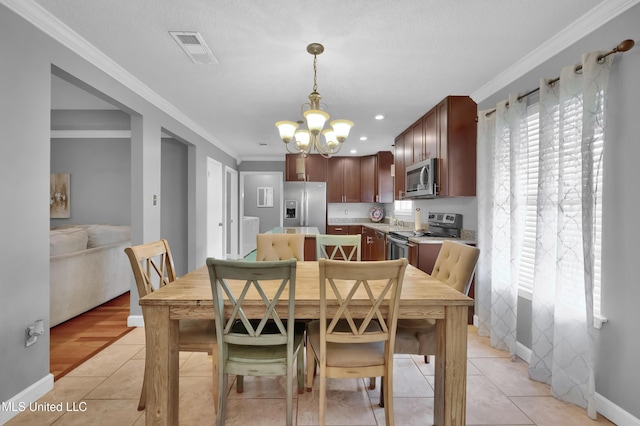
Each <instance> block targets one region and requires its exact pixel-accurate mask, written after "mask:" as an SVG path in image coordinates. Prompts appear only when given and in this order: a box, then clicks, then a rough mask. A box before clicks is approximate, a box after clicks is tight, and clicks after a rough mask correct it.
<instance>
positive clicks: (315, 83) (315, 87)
mask: <svg viewBox="0 0 640 426" xmlns="http://www.w3.org/2000/svg"><path fill="white" fill-rule="evenodd" d="M317 75H318V55H313V91H314V92H317V91H318V81H317Z"/></svg>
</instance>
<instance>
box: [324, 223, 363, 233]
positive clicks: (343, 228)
mask: <svg viewBox="0 0 640 426" xmlns="http://www.w3.org/2000/svg"><path fill="white" fill-rule="evenodd" d="M362 228H363V227H362V226H360V225H327V234H330V235H358V234H360V233H362Z"/></svg>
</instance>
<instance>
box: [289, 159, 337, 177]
mask: <svg viewBox="0 0 640 426" xmlns="http://www.w3.org/2000/svg"><path fill="white" fill-rule="evenodd" d="M285 159H286V170H287V176H286V179H287V181H307V182H326V181H327V159H326V158H325V157H323V156H322V155H320V154H309V155H307V157H306V158H305V157H304V156H303V155H302V154H287V155H286V157H285Z"/></svg>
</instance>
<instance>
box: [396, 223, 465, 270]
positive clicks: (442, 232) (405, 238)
mask: <svg viewBox="0 0 640 426" xmlns="http://www.w3.org/2000/svg"><path fill="white" fill-rule="evenodd" d="M428 228H429V230H428V231H427V233H426V234H419V235H421V236H422V235H424V236H425V237H436V238H438V237H439V238H460V234H461V230H462V215H461V214H458V213H432V212H429V221H428ZM415 236H417V234H416V233H415V232H414V231H390V232H389V234H388V235H387V247H388V248H387V259H389V260H394V259H400V258H402V257H405V258H407V259H408V258H409V238H412V237H415Z"/></svg>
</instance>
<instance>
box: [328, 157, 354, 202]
mask: <svg viewBox="0 0 640 426" xmlns="http://www.w3.org/2000/svg"><path fill="white" fill-rule="evenodd" d="M327 202H329V203H359V202H360V157H331V158H329V159H328V160H327Z"/></svg>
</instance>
